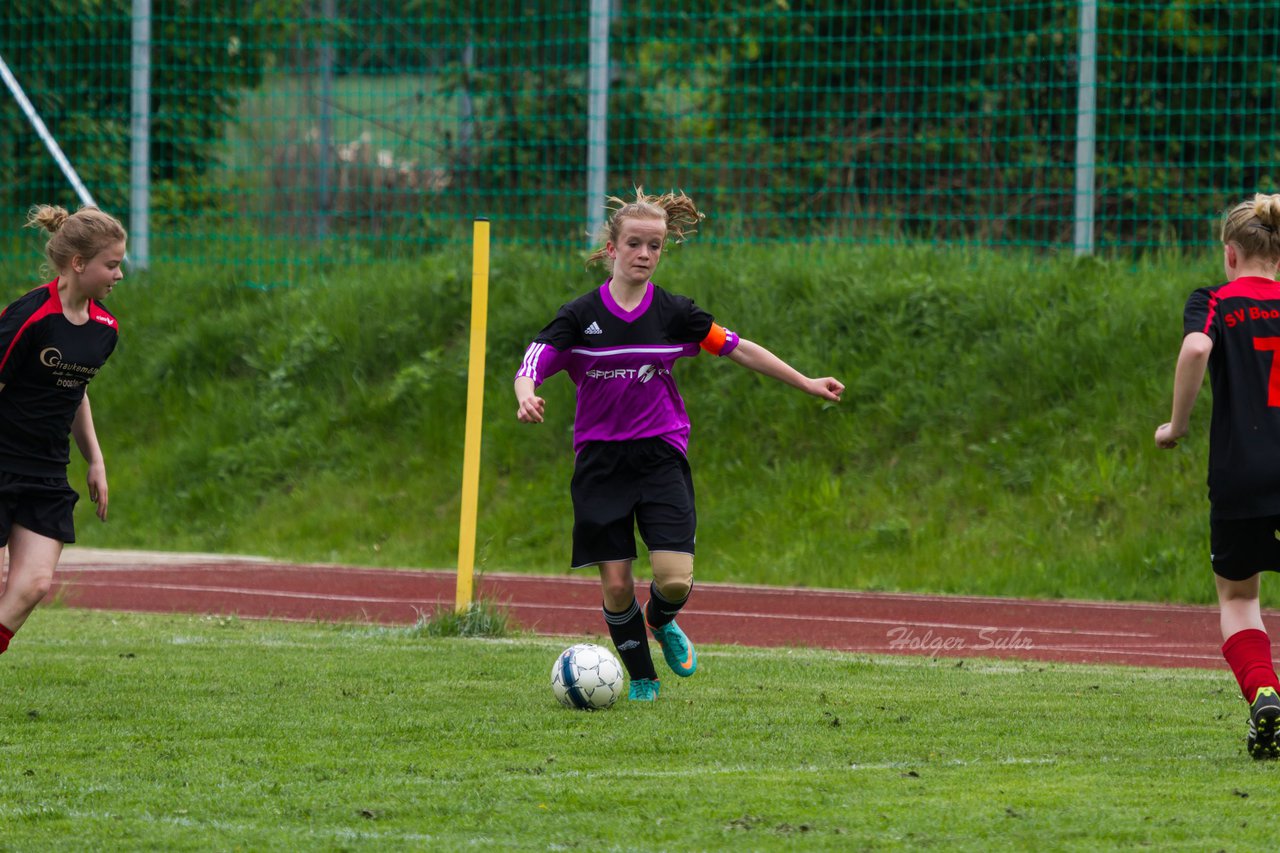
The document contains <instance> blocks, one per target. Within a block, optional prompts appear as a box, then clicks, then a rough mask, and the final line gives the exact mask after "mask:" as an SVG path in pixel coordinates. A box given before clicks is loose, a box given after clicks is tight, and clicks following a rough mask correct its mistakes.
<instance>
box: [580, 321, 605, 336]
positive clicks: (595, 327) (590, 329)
mask: <svg viewBox="0 0 1280 853" xmlns="http://www.w3.org/2000/svg"><path fill="white" fill-rule="evenodd" d="M582 334H584V335H603V334H604V329H602V328H600V324H599V323H597V322H596V321H595V320H592V321H591V325H590V326H587V327H586V328H585V329H583V330H582Z"/></svg>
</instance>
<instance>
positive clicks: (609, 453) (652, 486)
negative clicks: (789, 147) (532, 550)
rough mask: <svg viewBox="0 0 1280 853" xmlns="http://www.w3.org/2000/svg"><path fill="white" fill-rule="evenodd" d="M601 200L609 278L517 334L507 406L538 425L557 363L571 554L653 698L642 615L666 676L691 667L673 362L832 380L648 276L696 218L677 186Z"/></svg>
mask: <svg viewBox="0 0 1280 853" xmlns="http://www.w3.org/2000/svg"><path fill="white" fill-rule="evenodd" d="M610 202H611V203H612V204H613V205H616V208H615V209H614V211H613V215H612V216H611V217H610V218H609V221H608V222H607V223H606V225H605V226H604V233H603V235H602V237H603V240H604V246H603V247H602V248H600V249H598V250H596V252H595V253H594V254H592V256H591V258H590V259H589V260H601V261H604V262H605V263H607V264H608V265H609V266H610V267H611V269H612V276H611V277H610V278H609V279H607V280H606V281H605V282H604V284H602V285H600V287H599V288H597V289H595V290H592V291H591V292H590V293H587V294H584V295H583V296H580V297H579V298H577V299H575V300H573V301H572V302H569V303H568V304H566V305H564V306H563V307H561V309H560V311H559V313H558V314H556V317H555V319H554V320H552V321H551V322H550V323H549V324H547V326H546V327H545V328H544V329H543V330H542V331H541V332H539V333H538V335H537V336H536V337H535V338H534V340H533V343H532V344H530V345H529V348H528V350H527V351H526V352H525V357H524V362H523V363H522V364H521V365H520V370H519V371H518V372H517V373H516V379H515V392H516V401H517V403H518V404H519V407H518V409H517V411H516V417H517V418H518V419H519V420H520V421H522V422H524V423H531V424H536V423H542V420H543V416H544V410H545V406H546V403H545V401H544V400H543V399H542V398H541V397H539V396H537V394H536V389H537V387H538V385H540V384H541V383H542V382H544V381H545V380H546V379H547V378H548V377H550V376H552V375H553V374H555V373H557V372H559V371H561V370H564V371H566V372H568V374H569V377H570V378H571V379H572V380H573V383H574V385H575V386H577V413H576V415H575V418H574V445H573V446H574V452H575V453H576V455H577V461H576V463H575V465H574V473H573V480H572V483H571V485H570V492H571V495H572V498H573V517H574V523H573V559H572V563H571V565H572V566H573V567H574V568H581V567H586V566H597V567H599V571H600V582H601V585H602V586H603V589H604V618H605V623H606V624H607V625H608V627H609V636H610V637H611V638H612V640H613V644H614V647H615V648H617V650H618V654H619V656H620V657H621V658H622V662H623V664H624V665H625V666H626V668H627V673H628V674H629V675H630V677H631V687H630V691H629V695H630V698H632V699H637V700H642V701H652V700H654V699H656V698H657V697H658V690H659V682H658V674H657V672H656V670H655V669H654V666H653V658H652V656H651V654H650V651H649V642H648V637H647V635H646V633H645V625H646V623H647V624H648V627H649V630H651V631H652V632H653V635H654V638H655V639H657V641H658V644H659V645H660V646H661V647H662V654H663V657H664V658H665V660H666V662H667V665H668V666H670V667H671V670H672V671H673V672H675V674H676V675H679V676H690V675H693V673H694V671H695V670H696V669H697V666H698V658H697V655H696V653H695V652H694V648H693V645H692V644H691V643H690V642H689V638H688V637H686V636H685V634H684V632H683V631H681V630H680V628H679V626H678V625H676V623H675V617H676V614H678V613H679V612H680V610H681V608H683V607H684V606H685V604H686V603H688V600H689V593H690V590H691V589H692V587H693V551H694V533H695V529H696V527H697V517H696V513H695V510H694V498H693V479H692V476H691V475H690V471H689V463H688V461H687V460H686V458H685V451H686V449H687V448H688V444H689V416H688V415H687V414H686V412H685V408H684V400H683V399H681V397H680V392H679V391H678V390H677V389H676V384H675V378H674V376H673V373H672V371H673V369H674V368H675V363H676V360H677V359H680V358H686V357H692V356H695V355H697V354H698V352H699V350H706V351H707V352H709V353H711V354H712V355H719V356H726V357H728V358H729V359H730V360H731V361H735V362H737V363H738V364H741V365H742V366H744V367H748V368H750V369H752V370H755V371H757V372H759V373H762V374H764V375H765V376H769V377H772V378H774V379H777V380H779V381H780V382H785V383H787V384H788V385H793V386H795V387H796V388H799V389H801V390H802V391H805V392H807V393H809V394H812V395H814V396H815V397H821V398H823V399H825V400H832V401H838V400H839V399H840V394H841V392H842V391H844V385H842V384H841V383H840V382H839V381H837V380H835V379H833V378H831V377H829V376H827V377H823V378H821V379H810V378H809V377H807V376H804V375H803V374H801V373H799V372H798V371H797V370H795V369H794V368H792V367H791V366H790V365H789V364H787V363H786V362H784V361H783V360H782V359H780V358H778V357H777V356H776V355H774V354H773V353H771V352H769V351H768V350H767V349H765V348H764V347H762V346H759V345H758V344H754V343H752V342H751V341H749V340H746V339H744V338H739V337H738V336H737V335H735V334H734V333H733V332H731V331H729V330H727V329H725V328H723V327H722V326H720V325H718V324H717V323H716V322H715V320H714V319H713V318H712V316H711V315H710V314H708V313H707V312H706V311H704V310H702V309H701V308H699V307H698V306H697V305H695V304H694V302H693V300H691V299H689V298H687V297H684V296H677V295H675V294H673V293H669V292H667V291H665V290H663V289H662V288H660V287H658V286H657V285H656V284H654V283H653V282H652V281H651V280H650V276H651V275H653V271H654V270H655V269H657V266H658V261H659V259H660V258H661V256H662V250H663V248H664V247H665V246H666V244H667V241H668V240H671V241H673V242H677V243H678V242H681V241H682V240H683V239H684V238H685V237H686V236H687V235H689V234H691V233H693V226H695V225H696V224H697V223H698V222H699V221H700V220H701V219H702V218H703V215H702V214H701V213H700V212H698V209H697V208H696V207H695V206H694V204H693V201H692V200H691V199H690V198H689V197H688V196H686V195H684V193H679V194H670V193H668V194H666V195H661V196H650V195H646V194H645V193H644V191H643V190H639V189H637V190H636V198H635V200H634V201H632V202H625V201H623V200H622V199H616V198H614V199H610ZM636 527H639V530H640V536H641V538H642V539H643V540H644V543H645V545H646V547H648V549H649V560H650V563H651V564H652V567H653V581H652V582H651V583H650V585H649V600H648V603H647V604H646V606H645V608H644V610H643V612H642V611H641V608H640V606H639V604H638V603H637V602H636V596H635V578H634V576H633V575H632V572H631V564H632V562H633V561H634V560H635V559H636V556H637V555H636V543H635V533H634V528H636Z"/></svg>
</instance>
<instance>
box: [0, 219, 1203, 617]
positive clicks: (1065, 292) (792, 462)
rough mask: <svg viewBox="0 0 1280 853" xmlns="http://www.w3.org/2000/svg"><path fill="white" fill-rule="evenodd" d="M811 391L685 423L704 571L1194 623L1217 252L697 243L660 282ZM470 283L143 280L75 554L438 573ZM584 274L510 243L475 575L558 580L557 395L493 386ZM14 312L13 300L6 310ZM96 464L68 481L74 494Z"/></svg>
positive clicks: (104, 417) (699, 376)
mask: <svg viewBox="0 0 1280 853" xmlns="http://www.w3.org/2000/svg"><path fill="white" fill-rule="evenodd" d="M659 272H660V275H659V281H660V282H661V283H663V284H664V285H666V286H667V287H669V288H671V289H673V290H677V291H680V292H685V293H689V294H691V295H693V296H695V298H696V299H697V300H698V302H699V303H700V304H702V305H703V306H705V307H706V308H708V309H709V310H711V311H712V312H713V313H714V314H715V315H716V316H717V318H718V319H719V320H720V321H721V322H723V323H724V324H726V325H728V326H729V327H730V328H733V329H735V330H736V331H739V332H740V333H741V334H743V335H744V336H745V337H748V338H751V339H752V340H755V341H757V342H759V343H762V344H764V345H766V346H768V347H770V348H771V349H773V350H774V351H775V352H777V353H778V354H780V355H782V356H783V357H784V358H786V359H787V360H789V361H790V362H791V363H793V364H794V365H796V366H797V367H798V368H800V369H801V370H803V371H805V372H808V373H810V374H813V375H822V374H832V375H835V376H838V377H840V378H841V379H842V380H843V381H844V382H845V383H846V384H847V386H848V391H847V393H846V395H845V401H844V402H843V403H841V404H840V405H839V406H826V405H824V404H822V403H821V402H820V401H817V400H815V399H813V398H808V397H805V396H803V395H801V394H799V393H798V392H796V391H794V390H793V389H790V388H787V387H784V386H781V385H778V384H776V383H772V382H770V381H768V380H765V379H763V378H761V377H759V376H757V375H755V374H752V373H749V372H747V371H744V370H742V369H740V368H738V367H737V366H736V365H734V364H732V363H730V362H728V361H717V360H715V359H713V358H711V357H709V356H705V355H703V356H701V357H699V358H697V359H694V360H691V361H686V362H683V363H682V364H681V369H680V370H679V371H678V372H677V378H678V380H679V382H680V384H681V389H682V391H683V393H684V395H685V398H686V400H687V402H688V405H689V409H690V412H691V414H692V417H693V419H694V436H693V443H692V447H691V451H690V456H691V460H692V463H693V467H694V472H695V477H696V480H697V486H698V493H699V520H700V528H699V542H698V545H699V560H698V575H699V577H700V578H702V579H705V580H737V581H746V582H752V583H766V584H804V585H809V586H822V587H851V588H860V589H883V590H922V591H942V592H965V593H994V594H1003V595H1030V596H1049V597H1055V596H1066V597H1085V598H1113V599H1146V600H1182V601H1206V600H1209V596H1210V595H1211V583H1210V581H1209V569H1208V566H1207V527H1206V520H1205V519H1206V515H1207V503H1206V501H1205V496H1204V493H1205V489H1204V471H1205V444H1206V438H1205V434H1206V433H1207V414H1208V405H1207V404H1208V402H1209V398H1208V395H1207V392H1206V395H1205V397H1204V398H1203V400H1202V405H1201V407H1200V408H1199V410H1198V411H1197V412H1196V416H1195V419H1194V421H1193V429H1194V430H1195V433H1196V436H1195V438H1194V440H1192V441H1189V442H1187V443H1186V444H1185V445H1184V447H1183V448H1180V449H1179V450H1177V451H1175V452H1172V453H1161V452H1158V451H1156V450H1155V449H1154V446H1153V444H1152V440H1151V435H1152V432H1153V431H1154V429H1155V426H1156V425H1157V424H1158V423H1160V422H1161V421H1162V420H1164V419H1165V418H1167V416H1168V409H1169V388H1170V385H1171V382H1172V370H1173V363H1174V357H1175V355H1176V351H1177V347H1178V344H1179V341H1180V338H1181V310H1182V304H1183V301H1184V300H1185V297H1186V294H1187V293H1188V292H1189V291H1190V290H1191V289H1193V288H1195V287H1197V286H1200V285H1201V284H1205V283H1211V282H1213V281H1215V280H1216V279H1217V276H1218V275H1219V274H1220V273H1219V271H1218V269H1217V259H1216V258H1214V257H1209V256H1206V257H1203V258H1185V257H1176V256H1170V257H1166V258H1161V259H1155V260H1151V261H1147V262H1144V263H1142V264H1139V265H1135V264H1132V263H1123V264H1121V263H1115V264H1109V263H1106V262H1100V261H1096V260H1084V261H1075V260H1073V259H1071V258H1061V259H1056V260H1045V259H1035V258H1030V257H1022V256H1016V255H1009V254H1004V255H994V254H987V253H972V254H968V253H963V252H957V251H955V250H951V251H941V250H931V249H927V248H920V249H903V248H896V249H867V248H832V247H823V248H821V249H820V250H819V249H814V248H811V247H794V248H756V247H743V248H741V249H737V250H735V251H733V252H731V253H727V252H723V251H719V252H717V251H711V250H709V249H708V248H707V247H699V246H697V245H696V243H695V244H694V245H691V246H688V247H683V248H681V249H678V250H676V251H673V252H672V253H671V255H670V256H669V257H668V258H667V260H666V261H665V262H664V267H663V268H662V269H661V270H660V271H659ZM470 278H471V270H470V258H469V256H466V255H465V253H461V252H450V253H447V254H446V253H441V254H439V255H436V256H432V257H429V258H426V259H423V260H419V261H414V262H408V261H394V260H389V261H385V262H380V263H373V262H370V263H365V264H360V265H358V266H355V267H344V268H329V269H324V268H317V269H316V270H315V272H314V274H313V275H311V276H309V277H308V278H307V279H305V280H303V281H300V282H298V283H297V284H295V285H294V286H292V287H289V288H278V289H274V290H261V289H254V288H249V287H245V286H244V285H243V283H242V282H239V281H236V280H235V278H234V273H233V272H232V271H231V270H230V269H228V270H218V269H209V270H203V271H195V270H191V269H189V268H185V267H184V268H182V269H173V270H165V269H156V270H153V271H152V272H151V273H150V274H148V275H147V276H142V277H136V278H133V279H130V280H127V281H126V282H125V285H124V286H122V287H121V288H120V289H119V290H118V291H117V292H116V294H115V295H113V297H112V303H111V307H112V308H113V310H114V311H115V312H116V313H117V314H118V316H119V317H120V318H121V321H122V323H121V325H122V330H123V332H122V342H121V345H120V348H119V350H118V352H117V355H116V356H115V357H114V358H113V360H112V362H111V363H110V364H109V365H108V367H107V369H106V370H105V371H104V372H103V374H102V376H101V377H100V378H99V379H98V380H96V381H95V383H94V386H93V392H92V395H93V402H94V411H95V416H96V419H97V422H98V428H99V433H100V437H101V439H102V441H103V444H104V447H105V449H106V453H107V460H108V470H109V474H110V476H111V489H112V491H111V521H110V522H109V524H107V525H100V524H97V523H96V521H93V520H92V519H91V516H90V514H89V511H88V510H89V507H88V505H87V501H86V502H83V504H84V505H83V506H82V507H81V510H82V512H81V515H80V517H79V524H80V531H81V537H80V538H81V543H82V544H85V545H92V546H103V547H148V548H161V549H199V550H215V551H228V552H242V553H254V554H263V555H270V556H279V557H287V558H296V559H303V560H320V561H341V562H351V563H357V564H369V565H391V566H418V567H442V566H449V565H452V564H453V562H454V560H455V559H456V557H455V553H456V547H457V535H458V534H457V526H458V522H457V517H458V495H459V489H460V478H461V450H462V442H463V432H462V430H463V419H464V392H465V383H466V350H465V348H466V339H467V324H468V322H469V313H468V312H469V307H468V306H469V295H468V294H469V288H470ZM598 279H599V274H598V273H597V272H596V271H594V270H593V271H591V272H586V271H583V270H582V268H581V266H580V265H573V264H569V263H566V262H565V260H564V259H563V258H562V257H551V256H544V255H540V254H537V253H532V252H524V251H519V252H517V251H514V250H510V249H506V248H504V247H503V246H501V245H500V244H499V245H498V246H497V248H496V251H495V255H494V258H493V282H492V287H491V302H490V305H491V309H490V318H489V338H490V345H489V350H488V370H487V376H486V425H485V433H484V461H483V476H482V485H481V518H480V542H479V555H480V560H481V568H482V569H487V570H502V571H508V570H519V571H533V572H559V571H563V568H564V566H565V565H566V563H567V555H568V550H569V527H570V516H569V511H570V510H569V504H568V488H567V486H568V478H569V475H570V471H571V450H570V439H571V426H572V415H573V394H572V387H571V385H570V383H569V382H568V380H567V378H566V377H564V376H558V377H555V378H553V379H552V380H551V381H550V382H548V383H547V385H545V386H544V391H545V396H547V398H548V421H547V423H546V424H543V425H541V426H539V427H528V426H524V425H520V424H518V423H517V422H516V421H515V418H514V400H513V397H512V394H511V377H512V375H513V373H514V371H515V368H516V366H517V364H518V361H519V358H520V356H521V353H522V352H523V349H524V347H525V345H526V343H527V342H528V340H529V339H530V338H531V336H532V335H533V334H534V333H535V332H536V331H537V329H538V328H540V327H541V325H542V324H543V323H545V322H546V321H547V320H549V319H550V318H551V316H552V315H553V314H554V311H555V309H556V307H557V306H558V305H559V304H560V303H562V302H564V301H566V300H567V299H569V298H571V297H573V296H575V295H577V294H578V293H580V292H582V291H583V290H585V289H586V288H588V287H590V286H592V284H593V283H595V282H596V281H597V280H598ZM16 292H17V289H16V288H15V293H16ZM81 471H82V468H80V467H78V466H73V476H74V477H75V478H76V480H75V481H74V482H77V483H78V482H79V480H80V478H81V476H82V474H81Z"/></svg>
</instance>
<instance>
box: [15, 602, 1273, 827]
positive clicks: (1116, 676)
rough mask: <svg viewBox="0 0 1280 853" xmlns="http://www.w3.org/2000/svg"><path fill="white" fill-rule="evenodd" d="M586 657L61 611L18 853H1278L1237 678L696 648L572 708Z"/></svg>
mask: <svg viewBox="0 0 1280 853" xmlns="http://www.w3.org/2000/svg"><path fill="white" fill-rule="evenodd" d="M573 639H574V638H546V637H537V638H535V637H527V636H515V637H507V638H503V639H489V640H484V639H456V638H432V637H427V636H424V634H423V632H422V631H421V630H417V629H410V628H379V627H371V626H365V625H331V624H318V625H317V624H283V623H273V622H247V621H240V620H236V619H227V618H212V617H194V616H140V615H124V614H112V613H102V612H88V611H77V610H71V609H65V608H59V607H48V608H44V609H42V610H40V611H37V613H36V615H35V616H34V617H33V618H32V621H31V622H30V623H29V624H28V626H27V628H26V629H25V630H24V631H23V633H22V634H21V636H20V638H19V642H16V643H15V644H14V646H13V648H12V649H11V651H10V653H8V654H6V655H4V656H3V657H0V685H3V690H4V696H5V700H4V702H3V703H0V784H2V785H3V790H4V796H3V797H0V827H3V831H2V832H0V850H4V851H43V850H67V849H76V850H165V851H179V850H263V851H265V850H299V849H305V850H335V851H336V850H427V849H429V850H459V849H489V850H492V849H518V850H548V849H552V850H562V849H582V850H672V851H684V850H722V849H734V850H743V849H750V850H773V849H778V850H781V849H794V848H796V847H800V848H802V849H815V850H894V849H902V850H905V849H919V848H922V847H924V848H930V847H932V848H940V849H948V850H951V849H960V850H1001V849H1037V850H1081V851H1092V850H1100V849H1117V848H1134V847H1153V848H1156V849H1161V850H1217V849H1237V848H1255V847H1258V846H1262V845H1264V844H1265V843H1266V842H1267V841H1268V840H1269V839H1271V838H1273V837H1274V836H1273V835H1272V833H1273V831H1275V830H1276V829H1277V826H1278V825H1280V819H1278V818H1277V817H1276V808H1275V805H1276V799H1277V798H1276V794H1275V789H1276V782H1277V775H1276V774H1277V773H1280V765H1276V764H1263V763H1255V762H1253V761H1252V760H1250V759H1249V758H1248V757H1246V755H1245V753H1244V748H1243V736H1244V720H1245V707H1244V703H1243V702H1242V701H1241V700H1240V699H1239V698H1238V696H1237V695H1236V690H1235V685H1234V683H1233V682H1232V681H1231V677H1230V675H1229V674H1227V673H1226V672H1218V671H1203V670H1149V669H1126V668H1119V667H1086V666H1072V665H1062V664H1039V663H1013V662H995V661H984V660H972V659H971V660H963V661H957V660H930V659H927V658H905V657H903V658H880V657H867V656H862V655H850V654H839V653H830V652H822V651H815V650H807V649H774V650H761V649H753V648H746V647H736V646H735V647H729V646H721V647H707V648H704V649H702V654H701V658H702V668H701V669H700V671H699V674H698V675H697V676H695V677H694V678H692V679H689V680H687V681H677V679H675V678H668V679H666V680H665V681H664V684H663V688H664V695H663V696H662V698H661V700H660V701H659V702H658V703H656V704H654V705H643V706H642V705H638V704H631V703H627V702H625V701H624V702H620V703H619V704H618V705H616V706H615V707H614V708H612V709H610V710H608V711H605V712H598V713H587V712H579V711H570V710H567V709H564V708H561V707H560V706H559V705H558V704H556V703H555V700H554V699H553V697H552V695H551V692H550V688H549V685H548V673H549V671H550V667H551V664H552V661H553V660H554V659H555V656H556V654H557V653H558V652H559V650H560V649H561V648H563V647H564V646H565V645H567V644H568V643H569V642H570V641H571V640H573Z"/></svg>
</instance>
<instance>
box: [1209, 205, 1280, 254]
mask: <svg viewBox="0 0 1280 853" xmlns="http://www.w3.org/2000/svg"><path fill="white" fill-rule="evenodd" d="M1221 235H1222V242H1223V244H1226V243H1235V244H1236V246H1238V247H1239V248H1240V253H1241V254H1242V255H1244V256H1245V257H1246V258H1258V259H1260V260H1264V261H1275V262H1280V195H1264V194H1263V193H1258V194H1257V195H1255V196H1254V197H1253V198H1251V199H1248V200H1246V201H1242V202H1240V203H1239V204H1237V205H1236V206H1235V207H1233V208H1231V209H1230V210H1228V211H1227V212H1226V213H1225V214H1224V215H1223V217H1222V231H1221Z"/></svg>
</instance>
